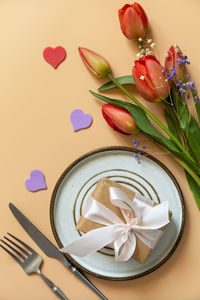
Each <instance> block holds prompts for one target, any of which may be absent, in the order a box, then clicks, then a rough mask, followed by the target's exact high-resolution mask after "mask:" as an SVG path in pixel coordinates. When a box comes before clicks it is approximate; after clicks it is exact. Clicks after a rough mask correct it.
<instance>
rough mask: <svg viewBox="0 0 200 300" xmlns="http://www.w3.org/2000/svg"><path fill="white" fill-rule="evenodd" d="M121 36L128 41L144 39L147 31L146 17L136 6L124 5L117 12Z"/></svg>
mask: <svg viewBox="0 0 200 300" xmlns="http://www.w3.org/2000/svg"><path fill="white" fill-rule="evenodd" d="M118 15H119V21H120V25H121V30H122V32H123V34H124V35H125V36H126V37H127V38H128V39H129V40H133V39H137V38H144V37H145V36H146V35H147V32H148V29H149V23H148V19H147V15H146V13H145V11H144V9H143V8H142V7H141V6H140V5H139V4H138V3H136V2H135V3H134V4H132V5H130V4H126V5H124V6H123V7H122V8H121V9H119V11H118Z"/></svg>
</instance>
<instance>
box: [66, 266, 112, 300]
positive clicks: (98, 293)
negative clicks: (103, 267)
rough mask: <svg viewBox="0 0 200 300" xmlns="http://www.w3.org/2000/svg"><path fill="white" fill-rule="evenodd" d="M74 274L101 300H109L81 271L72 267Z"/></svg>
mask: <svg viewBox="0 0 200 300" xmlns="http://www.w3.org/2000/svg"><path fill="white" fill-rule="evenodd" d="M71 270H72V273H73V274H74V275H76V277H78V278H79V279H80V280H82V281H83V282H84V283H86V284H87V285H88V286H89V287H90V288H91V289H92V290H93V291H94V292H95V293H96V294H97V295H98V296H99V297H100V298H101V299H103V300H108V298H106V297H105V296H104V295H103V294H102V293H101V292H100V291H99V290H98V289H97V288H96V287H95V286H94V285H93V284H92V282H91V281H89V279H87V277H85V275H83V273H81V271H79V270H78V269H77V268H76V267H74V266H71Z"/></svg>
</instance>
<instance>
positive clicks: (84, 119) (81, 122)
mask: <svg viewBox="0 0 200 300" xmlns="http://www.w3.org/2000/svg"><path fill="white" fill-rule="evenodd" d="M70 120H71V122H72V126H73V129H74V131H78V130H80V129H84V128H88V127H89V126H90V125H91V124H92V116H91V115H89V114H84V113H83V112H82V110H81V109H74V110H73V111H72V112H71V115H70Z"/></svg>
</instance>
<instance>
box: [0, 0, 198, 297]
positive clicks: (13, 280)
mask: <svg viewBox="0 0 200 300" xmlns="http://www.w3.org/2000/svg"><path fill="white" fill-rule="evenodd" d="M125 3H126V2H125V1H121V0H109V1H108V0H101V1H98V0H85V1H81V0H73V1H72V0H59V1H57V0H43V1H41V0H29V1H27V0H18V1H11V0H2V1H1V2H0V28H1V38H0V39H1V48H0V53H1V55H0V79H1V80H0V82H1V84H0V101H1V109H0V128H1V130H0V140H1V148H0V154H1V155H0V166H1V174H0V176H1V177H0V182H1V209H0V228H1V229H0V233H1V237H2V236H3V235H4V234H6V232H11V233H13V234H15V235H17V236H18V237H19V238H21V239H22V240H24V241H26V242H27V243H28V244H30V246H32V247H33V248H34V249H35V250H36V251H37V252H38V253H39V254H41V256H42V257H43V259H44V264H43V266H42V271H43V272H44V274H46V275H47V276H48V277H49V278H50V279H51V280H52V281H53V282H55V283H56V284H57V285H58V286H59V287H60V288H61V289H62V290H63V291H64V293H65V294H66V295H67V296H68V297H69V298H70V299H71V300H90V299H91V300H92V299H93V300H94V299H98V297H97V296H96V295H95V294H94V293H93V292H92V291H91V290H90V289H89V288H87V287H86V286H85V285H84V284H82V283H81V282H80V281H79V280H78V279H76V278H75V277H74V275H73V274H72V273H71V272H70V271H68V270H67V269H66V268H65V267H64V266H63V265H61V264H60V263H59V262H57V261H56V260H53V259H50V258H48V257H47V256H46V255H45V254H44V253H42V251H41V250H40V249H39V248H38V247H37V245H36V244H35V243H34V242H33V241H32V240H31V238H30V237H29V236H28V235H27V234H26V233H25V231H24V230H23V229H22V228H21V226H20V225H19V224H18V223H17V221H16V220H15V218H14V217H13V216H12V214H11V212H10V211H9V208H8V203H9V202H13V203H14V204H16V206H17V207H18V208H20V209H21V210H22V211H23V212H24V213H25V214H26V216H27V217H29V218H30V219H31V220H32V221H33V223H34V224H35V225H37V226H38V227H39V228H40V229H41V231H42V232H44V233H45V234H46V236H47V237H48V238H49V239H50V240H51V241H52V242H53V243H55V244H56V241H55V239H54V236H53V233H52V231H51V226H50V217H49V206H50V199H51V195H52V191H53V188H54V186H55V183H56V181H57V179H58V178H59V176H60V175H61V173H62V172H63V171H64V170H65V168H66V167H67V166H68V165H69V164H70V163H71V162H72V161H74V160H75V159H76V158H78V157H79V156H80V155H82V154H84V153H86V152H88V151H90V150H93V149H96V148H100V147H105V146H113V145H120V146H130V147H131V146H132V140H133V139H136V140H137V141H139V142H140V144H141V145H145V146H146V147H147V149H146V151H147V152H148V153H150V154H151V155H154V156H155V157H156V158H157V159H159V160H160V161H161V162H163V163H164V164H165V165H166V166H167V167H168V168H169V170H170V171H171V172H172V173H173V174H174V176H175V177H176V179H177V181H178V183H179V184H180V186H181V189H182V191H183V194H184V198H185V203H186V212H187V214H186V226H185V231H184V234H183V238H182V240H181V242H180V244H179V246H178V248H177V249H176V251H175V253H174V254H173V255H172V257H171V258H170V259H169V260H168V261H167V262H166V263H165V264H164V265H162V266H161V267H160V268H159V269H158V270H156V271H154V272H153V273H151V274H149V275H147V276H145V277H142V278H139V279H136V280H131V281H125V282H112V281H106V280H101V279H98V278H95V277H93V276H89V275H88V278H89V279H90V280H91V281H92V282H93V283H94V284H95V285H96V286H97V287H98V288H99V289H100V290H101V291H102V292H103V293H104V294H105V295H106V296H107V297H108V298H109V299H110V300H119V299H126V300H169V299H170V300H199V299H200V284H199V277H200V252H199V249H200V234H199V230H200V218H199V211H198V209H197V206H196V204H195V201H194V199H193V196H192V194H191V192H190V190H189V187H188V184H187V181H186V178H185V175H184V171H183V169H182V168H181V167H180V166H179V165H178V164H177V163H175V162H174V161H173V160H172V159H171V158H170V157H169V156H168V155H166V154H164V153H163V152H162V150H161V149H159V148H158V147H157V146H155V145H154V144H153V143H151V142H150V141H148V140H146V138H144V136H142V135H141V134H139V135H137V136H136V137H134V138H133V137H126V136H123V135H120V134H118V133H116V132H114V131H112V130H111V129H110V128H108V126H107V124H106V123H105V121H104V119H103V118H102V115H101V106H102V104H101V103H100V102H98V101H96V100H95V99H94V97H92V96H91V95H90V94H89V92H88V90H89V89H91V90H93V91H96V90H97V88H98V87H99V86H100V85H101V84H102V83H104V82H106V79H101V80H98V79H97V78H95V77H94V76H92V75H91V74H90V73H89V72H88V71H87V70H86V68H85V66H84V65H83V63H82V61H81V59H80V57H79V54H78V51H77V48H78V46H82V47H87V48H89V49H92V50H94V51H96V52H97V53H100V54H101V55H103V56H104V57H105V58H106V59H107V60H108V61H109V62H110V64H111V66H112V70H113V74H114V76H116V77H117V76H120V75H127V74H131V68H132V65H133V61H134V59H135V54H136V51H137V49H136V46H135V44H134V43H133V42H132V41H128V40H127V39H126V38H125V37H124V36H123V35H122V33H121V30H120V28H119V22H118V16H117V10H118V9H119V8H121V7H122V6H123V5H124V4H125ZM129 3H131V2H129ZM140 4H141V5H142V6H143V7H144V9H145V11H146V12H147V14H148V18H149V22H150V25H151V31H150V37H152V38H153V41H154V42H156V44H157V47H158V49H159V56H160V58H161V62H162V63H163V62H164V53H165V52H166V51H167V50H168V48H169V46H170V45H171V44H173V43H177V44H178V45H179V46H180V48H181V49H182V50H183V52H184V53H185V54H187V55H188V57H189V60H190V61H191V66H190V74H191V77H192V78H193V79H194V80H197V86H198V78H200V61H199V27H200V18H199V11H200V1H197V0H190V1H186V0H176V1H173V0H168V1H158V0H141V1H140ZM59 45H61V46H63V47H64V48H65V49H66V51H67V58H66V60H65V61H64V62H63V63H62V64H61V65H60V66H59V67H58V69H57V70H55V69H53V68H52V67H51V66H50V65H49V64H47V63H46V62H45V61H44V59H43V56H42V52H43V49H44V48H45V47H47V46H52V47H56V46H59ZM132 91H133V92H134V93H135V95H136V96H137V97H138V98H140V99H141V97H139V95H137V93H136V92H135V90H134V89H132ZM107 95H109V96H111V97H115V96H116V98H121V99H126V98H125V97H124V96H123V95H122V94H121V93H120V92H119V91H117V89H114V90H113V91H109V92H108V93H107ZM145 105H146V106H147V107H148V108H150V109H151V110H152V111H153V112H154V113H155V114H156V115H157V116H159V118H161V119H162V118H163V116H162V115H161V107H160V105H159V104H151V103H147V102H145ZM76 108H80V109H82V110H83V111H84V112H85V113H86V112H87V113H90V114H91V115H92V116H93V124H92V126H91V128H88V129H85V130H82V131H79V132H76V133H74V132H73V130H72V125H71V123H70V118H69V116H70V113H71V111H72V110H73V109H76ZM191 109H194V108H193V107H191ZM34 169H39V170H41V171H43V172H44V174H45V177H46V182H47V186H48V189H47V190H43V191H38V192H36V193H31V192H29V191H27V190H26V188H25V186H24V182H25V180H26V179H27V178H28V177H29V175H30V172H31V171H32V170H34ZM27 299H28V300H35V299H38V300H40V299H41V300H45V299H48V300H51V299H52V300H53V299H56V296H55V295H54V294H53V293H52V292H51V291H49V289H48V287H47V286H46V285H45V284H44V283H43V282H42V280H41V279H40V278H39V276H37V275H32V276H27V275H26V274H25V273H24V272H23V271H22V270H21V269H20V267H19V266H18V265H17V264H16V263H15V262H14V261H13V260H12V258H11V257H10V256H8V255H7V254H6V253H4V252H3V250H0V300H27Z"/></svg>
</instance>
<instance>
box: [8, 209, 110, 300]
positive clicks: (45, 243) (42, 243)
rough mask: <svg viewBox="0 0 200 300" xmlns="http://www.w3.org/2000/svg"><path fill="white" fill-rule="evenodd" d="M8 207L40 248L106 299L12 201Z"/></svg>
mask: <svg viewBox="0 0 200 300" xmlns="http://www.w3.org/2000/svg"><path fill="white" fill-rule="evenodd" d="M9 208H10V210H11V212H12V213H13V215H14V216H15V218H16V219H17V220H18V222H19V223H20V224H21V226H22V227H23V228H24V230H25V231H26V232H27V233H28V234H29V235H30V237H31V238H32V239H33V240H34V242H35V243H36V244H37V245H38V247H40V249H41V250H42V251H43V252H44V253H45V254H46V255H47V256H49V257H52V258H56V259H58V260H59V261H60V262H61V263H62V264H63V265H64V266H65V267H67V268H69V269H70V270H71V271H72V273H73V274H74V275H76V277H78V278H79V279H80V280H82V281H83V282H84V283H85V284H87V285H88V286H89V287H90V288H91V289H92V290H93V291H94V292H95V293H96V294H97V295H98V296H99V297H100V298H101V299H103V300H108V298H106V297H105V296H104V295H103V294H102V293H101V292H100V291H99V290H98V289H97V288H96V287H95V286H94V285H93V284H92V282H91V281H89V280H88V279H87V278H86V277H85V275H83V274H82V273H81V271H79V270H78V269H77V268H76V267H75V266H73V265H72V264H71V262H70V261H69V260H68V259H67V258H66V257H65V256H64V255H63V254H62V253H61V252H60V251H59V250H58V249H57V248H56V246H54V244H52V242H50V241H49V240H48V239H47V238H46V237H45V236H44V234H43V233H42V232H41V231H39V229H37V228H36V227H35V225H33V224H32V223H31V222H30V221H29V220H28V219H27V218H26V217H25V216H24V215H23V214H22V213H21V212H20V211H19V209H18V208H16V207H15V205H14V204H13V203H9Z"/></svg>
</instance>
